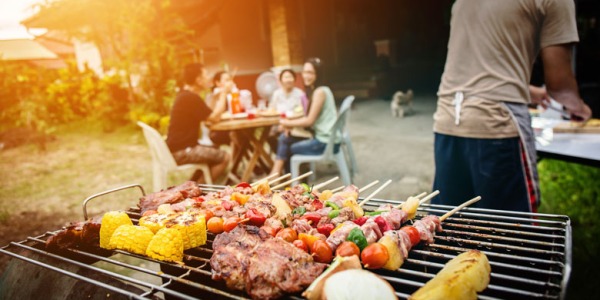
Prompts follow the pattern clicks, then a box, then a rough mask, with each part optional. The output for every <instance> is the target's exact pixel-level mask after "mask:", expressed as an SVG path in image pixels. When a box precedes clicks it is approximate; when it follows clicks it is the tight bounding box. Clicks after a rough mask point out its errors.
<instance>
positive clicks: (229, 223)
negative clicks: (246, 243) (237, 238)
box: [223, 217, 241, 232]
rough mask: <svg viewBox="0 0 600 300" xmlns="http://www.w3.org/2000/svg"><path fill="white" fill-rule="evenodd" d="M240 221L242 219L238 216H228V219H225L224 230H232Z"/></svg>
mask: <svg viewBox="0 0 600 300" xmlns="http://www.w3.org/2000/svg"><path fill="white" fill-rule="evenodd" d="M240 221H241V219H240V218H238V217H231V218H228V219H227V220H225V222H223V230H224V231H226V232H230V231H232V230H233V229H234V228H235V227H236V226H237V225H238V223H239V222H240Z"/></svg>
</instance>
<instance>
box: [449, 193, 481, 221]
mask: <svg viewBox="0 0 600 300" xmlns="http://www.w3.org/2000/svg"><path fill="white" fill-rule="evenodd" d="M479 200H481V196H477V197H475V198H473V199H471V200H469V201H467V202H465V203H463V204H461V205H459V206H457V207H455V208H454V209H453V210H451V211H449V212H447V213H446V214H445V215H443V216H441V217H440V221H442V222H443V221H444V220H446V219H447V218H449V217H450V216H452V215H453V214H454V213H455V212H457V211H459V210H461V209H463V208H465V207H467V206H469V205H471V204H473V203H475V202H477V201H479Z"/></svg>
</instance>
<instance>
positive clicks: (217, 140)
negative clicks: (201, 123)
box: [203, 71, 235, 147]
mask: <svg viewBox="0 0 600 300" xmlns="http://www.w3.org/2000/svg"><path fill="white" fill-rule="evenodd" d="M212 84H213V86H212V88H211V90H212V93H211V94H210V95H209V96H207V98H208V99H207V101H206V103H207V104H208V107H210V108H211V109H213V108H214V106H215V102H216V101H217V100H218V99H219V95H220V94H221V91H222V90H223V88H224V87H225V85H229V84H232V85H233V86H235V84H234V83H233V80H232V79H231V75H229V73H227V72H225V71H219V72H217V73H216V74H215V75H214V76H213V79H212ZM227 97H228V98H230V97H231V96H230V95H229V93H227ZM225 107H227V106H225ZM206 133H207V134H208V135H209V136H210V140H211V141H212V142H213V144H214V145H216V146H217V147H219V146H220V145H229V144H230V143H231V137H230V132H229V131H210V132H209V131H208V129H207V131H206ZM203 134H204V132H203Z"/></svg>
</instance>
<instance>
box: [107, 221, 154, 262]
mask: <svg viewBox="0 0 600 300" xmlns="http://www.w3.org/2000/svg"><path fill="white" fill-rule="evenodd" d="M153 237H154V233H153V232H152V231H151V230H150V229H148V228H147V227H143V226H135V225H121V226H119V228H117V230H115V232H114V233H113V235H112V237H111V238H110V243H109V244H108V249H120V250H125V251H128V252H131V253H136V254H140V255H145V254H146V248H148V244H149V243H150V240H152V238H153Z"/></svg>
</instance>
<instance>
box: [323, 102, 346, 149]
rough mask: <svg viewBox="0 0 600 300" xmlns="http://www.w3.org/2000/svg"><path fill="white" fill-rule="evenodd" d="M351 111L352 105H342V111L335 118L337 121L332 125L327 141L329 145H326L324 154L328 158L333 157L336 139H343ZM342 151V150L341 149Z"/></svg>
mask: <svg viewBox="0 0 600 300" xmlns="http://www.w3.org/2000/svg"><path fill="white" fill-rule="evenodd" d="M349 113H350V106H345V107H340V112H339V113H338V117H337V119H336V120H335V123H334V124H333V126H332V127H331V134H330V136H329V141H328V142H327V146H325V151H324V152H323V154H324V155H325V157H326V158H328V159H331V158H333V150H334V146H335V141H336V140H341V139H342V136H343V134H344V130H345V128H346V123H347V122H346V121H347V120H348V116H349ZM340 151H341V150H340Z"/></svg>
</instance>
